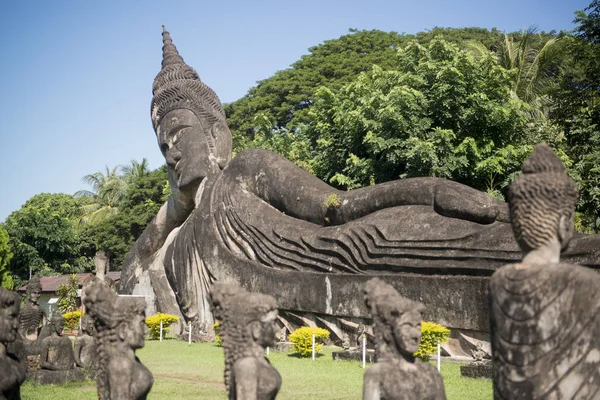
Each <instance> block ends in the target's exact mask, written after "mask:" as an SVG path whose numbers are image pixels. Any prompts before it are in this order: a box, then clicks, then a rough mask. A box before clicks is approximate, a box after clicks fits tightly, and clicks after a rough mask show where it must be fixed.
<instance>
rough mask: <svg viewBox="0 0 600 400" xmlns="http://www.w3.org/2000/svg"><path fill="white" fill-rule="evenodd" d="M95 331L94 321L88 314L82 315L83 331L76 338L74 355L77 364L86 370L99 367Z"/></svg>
mask: <svg viewBox="0 0 600 400" xmlns="http://www.w3.org/2000/svg"><path fill="white" fill-rule="evenodd" d="M95 333H96V332H95V330H94V322H93V321H92V320H91V319H90V317H89V316H88V315H87V314H84V315H83V316H82V317H81V331H80V332H79V335H78V336H77V338H76V339H75V345H74V347H73V355H74V357H75V364H77V366H78V367H80V368H83V369H85V370H86V371H89V370H96V369H98V367H99V360H98V354H97V350H98V341H97V340H96V337H95Z"/></svg>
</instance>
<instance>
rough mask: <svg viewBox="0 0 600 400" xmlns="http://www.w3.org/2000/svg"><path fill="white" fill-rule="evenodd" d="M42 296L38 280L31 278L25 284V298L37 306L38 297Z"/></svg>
mask: <svg viewBox="0 0 600 400" xmlns="http://www.w3.org/2000/svg"><path fill="white" fill-rule="evenodd" d="M41 294H42V284H41V282H40V278H38V277H33V278H31V279H30V280H29V282H28V283H27V298H28V299H29V302H30V303H32V304H35V305H38V304H39V302H40V295H41Z"/></svg>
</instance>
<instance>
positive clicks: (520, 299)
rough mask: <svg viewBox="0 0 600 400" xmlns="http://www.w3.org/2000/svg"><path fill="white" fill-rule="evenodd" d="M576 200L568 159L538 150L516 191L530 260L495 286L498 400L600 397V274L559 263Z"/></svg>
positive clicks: (516, 225)
mask: <svg viewBox="0 0 600 400" xmlns="http://www.w3.org/2000/svg"><path fill="white" fill-rule="evenodd" d="M576 200H577V186H576V185H575V183H574V182H573V181H572V180H571V178H569V176H568V175H567V173H566V170H565V167H564V165H563V164H562V162H561V160H560V159H559V158H558V157H557V156H556V155H555V154H554V153H553V152H552V150H551V149H550V147H548V146H547V145H545V144H542V145H538V146H537V147H536V148H535V149H534V151H533V153H532V154H531V156H530V157H529V158H528V159H527V161H526V162H525V164H524V165H523V175H522V176H521V177H520V178H518V179H517V180H516V181H515V182H514V183H513V184H512V185H511V187H510V191H509V204H510V218H511V222H512V227H513V230H514V235H515V237H516V239H517V242H518V243H519V246H520V247H521V249H522V251H523V259H522V260H521V262H520V263H516V264H510V265H506V266H504V267H502V268H500V269H498V271H496V273H495V274H494V275H493V276H492V278H491V280H490V292H489V301H490V320H491V325H490V331H491V332H490V333H491V339H492V359H493V379H494V398H495V399H597V398H598V397H599V396H600V291H599V290H598V288H599V287H600V275H598V272H597V271H594V270H592V269H590V268H586V267H583V266H578V265H572V264H567V263H563V262H561V261H560V255H561V250H564V249H565V248H566V247H567V246H568V245H569V241H570V239H571V237H572V234H573V214H574V207H575V201H576ZM597 251H598V250H597Z"/></svg>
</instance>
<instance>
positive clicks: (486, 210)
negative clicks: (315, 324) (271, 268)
mask: <svg viewBox="0 0 600 400" xmlns="http://www.w3.org/2000/svg"><path fill="white" fill-rule="evenodd" d="M225 174H226V175H227V178H226V179H230V180H235V181H236V182H237V183H238V184H242V186H243V187H244V188H245V189H246V190H249V191H252V192H253V193H255V194H256V195H257V196H259V197H261V198H262V199H263V200H265V201H266V202H268V203H269V204H271V205H272V206H274V207H276V208H277V209H279V210H280V211H282V212H285V213H286V214H288V215H291V216H293V217H296V218H300V219H304V220H306V221H310V222H313V223H317V224H322V223H323V221H324V220H325V219H326V218H329V219H330V222H331V223H332V224H334V225H337V224H343V223H346V222H349V221H352V220H355V219H357V218H360V217H362V216H365V215H367V214H370V213H372V212H375V211H377V210H381V209H384V208H388V207H396V206H402V205H430V206H432V207H433V208H434V209H435V211H436V212H438V213H439V214H441V215H445V216H448V217H454V218H461V219H466V220H470V221H475V222H479V223H491V222H494V221H495V220H503V221H507V220H508V208H507V205H506V203H504V202H500V201H496V200H494V199H492V198H490V197H489V196H488V195H487V194H485V193H483V192H480V191H478V190H475V189H473V188H470V187H468V186H465V185H462V184H459V183H456V182H453V181H449V180H446V179H440V178H411V179H403V180H397V181H392V182H386V183H382V184H379V185H374V186H368V187H365V188H361V189H356V190H351V191H348V192H344V191H340V190H337V189H334V188H332V187H331V186H329V185H327V184H326V183H325V182H323V181H321V180H320V179H318V178H316V177H314V176H312V175H310V174H309V173H308V172H306V171H304V170H302V169H301V168H299V167H297V166H296V165H295V164H293V163H292V162H290V161H288V160H286V159H284V158H282V157H280V156H279V155H277V154H275V153H272V152H269V151H266V150H257V149H255V150H249V151H245V152H242V153H240V154H239V155H238V156H237V157H236V158H235V159H234V160H233V161H232V162H231V164H230V166H229V167H228V168H227V170H226V172H225Z"/></svg>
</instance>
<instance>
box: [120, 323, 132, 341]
mask: <svg viewBox="0 0 600 400" xmlns="http://www.w3.org/2000/svg"><path fill="white" fill-rule="evenodd" d="M128 329H129V326H128V324H127V322H121V323H119V325H118V326H117V337H118V338H119V339H120V340H122V341H123V340H125V338H127V330H128Z"/></svg>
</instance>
